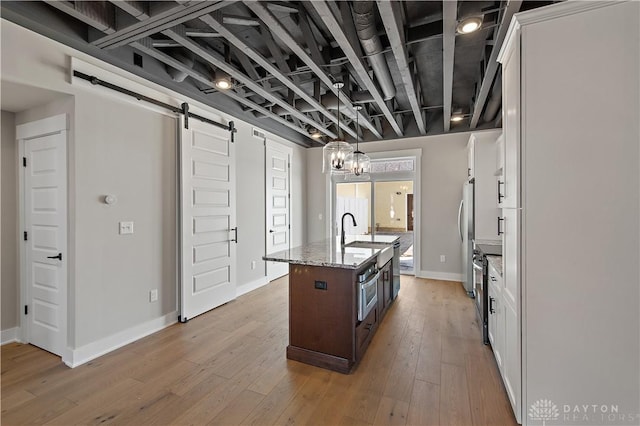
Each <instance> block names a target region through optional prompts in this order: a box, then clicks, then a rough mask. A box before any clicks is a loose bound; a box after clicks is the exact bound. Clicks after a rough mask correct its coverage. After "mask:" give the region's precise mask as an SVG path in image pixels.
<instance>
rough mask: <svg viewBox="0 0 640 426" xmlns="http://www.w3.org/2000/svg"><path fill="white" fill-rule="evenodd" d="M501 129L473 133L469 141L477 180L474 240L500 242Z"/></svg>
mask: <svg viewBox="0 0 640 426" xmlns="http://www.w3.org/2000/svg"><path fill="white" fill-rule="evenodd" d="M500 134H501V131H500V130H491V131H484V132H477V133H472V134H471V136H470V137H469V143H468V144H467V153H468V157H469V171H470V173H471V176H472V177H473V179H474V212H473V214H474V239H475V240H488V241H500V236H499V235H498V228H497V225H496V218H497V216H498V215H499V213H500V212H499V210H498V207H497V205H496V199H497V197H498V191H497V186H496V182H495V172H496V169H495V167H496V140H497V139H498V137H499V136H500Z"/></svg>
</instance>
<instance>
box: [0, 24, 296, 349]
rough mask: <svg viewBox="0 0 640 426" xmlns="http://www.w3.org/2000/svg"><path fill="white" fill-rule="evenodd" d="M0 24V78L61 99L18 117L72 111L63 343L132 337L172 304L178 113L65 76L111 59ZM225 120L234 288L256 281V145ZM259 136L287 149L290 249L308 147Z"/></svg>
mask: <svg viewBox="0 0 640 426" xmlns="http://www.w3.org/2000/svg"><path fill="white" fill-rule="evenodd" d="M1 30H2V37H1V39H2V49H1V51H2V58H3V61H2V73H1V76H2V79H3V81H9V82H12V83H18V84H25V85H28V86H35V87H40V88H47V89H49V90H55V91H58V92H60V93H64V94H68V95H69V96H68V97H65V98H62V99H60V100H57V101H55V102H52V103H51V104H49V105H45V106H42V107H39V108H34V109H32V110H30V111H26V112H24V113H21V114H19V117H16V118H19V120H22V121H30V120H33V119H36V118H40V117H41V116H42V115H43V114H45V115H46V114H49V113H51V112H54V111H60V110H62V111H64V112H67V113H69V114H70V127H71V128H70V142H69V153H68V155H69V216H70V223H71V226H70V227H69V243H70V244H69V248H70V253H69V256H70V257H69V259H70V263H69V268H70V269H69V281H70V282H69V290H70V292H69V294H70V303H69V306H70V309H71V311H70V313H69V324H70V332H69V336H70V342H69V343H70V346H71V347H72V348H80V349H82V348H90V349H91V350H93V349H95V348H98V347H99V346H100V342H101V341H102V342H107V341H108V342H112V343H113V344H114V345H117V344H121V343H122V342H123V341H124V340H123V339H126V333H127V330H131V329H133V328H135V329H136V330H138V331H137V332H138V333H139V330H141V329H145V324H155V326H157V325H159V324H162V323H163V322H162V321H166V320H167V318H168V317H167V315H169V314H171V313H173V312H174V311H175V309H176V285H177V284H176V269H175V256H176V253H175V249H176V235H177V234H176V217H175V212H176V197H175V194H176V186H175V182H176V149H177V148H176V145H175V140H176V132H177V128H176V125H177V123H176V120H175V118H174V117H173V116H169V115H165V114H164V113H160V112H158V111H156V110H153V109H151V108H147V107H146V106H144V104H142V103H138V102H137V101H135V100H133V99H131V98H123V97H122V96H121V95H117V94H114V93H113V92H110V91H108V90H105V89H101V88H94V87H89V86H87V85H71V84H69V64H70V56H73V57H76V58H80V59H81V60H83V61H85V62H87V63H91V64H96V65H97V66H99V67H101V68H104V69H106V70H109V71H111V72H116V73H118V74H122V72H120V71H119V70H117V69H116V68H115V67H112V66H109V65H107V64H103V63H101V62H100V61H98V60H96V59H93V58H91V57H89V56H87V55H84V54H82V53H79V52H77V51H75V50H73V49H71V48H68V47H65V46H63V45H60V44H58V43H56V42H53V41H51V40H48V39H46V38H44V37H42V36H40V35H38V34H35V33H33V32H31V31H28V30H26V29H23V28H21V27H19V26H17V25H15V24H13V23H10V22H8V21H5V20H3V21H2V28H1ZM5 58H11V60H5ZM131 79H132V80H133V81H136V82H140V83H144V84H145V85H147V86H149V85H150V84H148V83H147V82H144V81H143V80H141V79H140V78H137V77H131ZM151 87H154V88H155V89H156V90H158V91H159V92H162V93H164V94H166V96H165V98H163V100H165V99H168V98H171V99H174V100H175V99H179V100H181V101H184V100H186V101H189V100H188V99H184V98H183V97H178V96H177V95H176V94H174V93H172V92H169V91H167V90H165V89H164V88H162V87H159V86H153V85H151ZM190 104H191V105H192V110H195V111H196V112H198V113H200V114H201V113H202V112H203V111H204V112H206V113H207V114H208V115H209V116H211V117H213V118H215V117H216V116H223V114H222V113H220V112H217V111H215V110H213V109H211V108H209V107H207V106H205V105H202V104H200V103H198V102H190ZM228 119H233V117H228ZM22 121H21V122H22ZM234 121H235V123H236V127H237V129H238V133H237V134H236V142H235V143H236V144H237V151H236V152H237V155H238V157H237V173H238V183H237V191H238V205H237V207H238V209H237V210H238V217H237V222H238V227H239V239H240V242H239V244H238V251H237V253H238V263H237V265H238V283H237V285H238V286H239V287H242V286H243V285H245V284H249V283H255V282H259V283H264V282H266V276H265V268H264V264H263V262H262V261H261V257H262V255H263V254H264V247H265V232H264V231H265V230H264V209H265V205H264V186H265V185H264V146H263V143H262V141H260V140H258V139H255V138H253V136H251V134H252V126H250V125H248V124H246V123H244V122H242V121H239V120H234ZM3 128H4V126H3ZM269 137H270V138H273V139H274V140H277V141H279V142H281V143H285V144H288V145H290V146H293V147H294V150H293V152H294V154H293V162H292V242H293V244H294V245H300V244H302V243H303V242H304V241H305V234H306V228H305V220H304V219H305V216H306V211H305V208H306V207H305V203H306V200H305V198H304V196H303V190H304V189H305V188H306V152H305V150H304V149H303V148H301V147H299V146H297V145H293V144H291V143H289V142H287V141H284V140H281V139H280V138H278V137H277V136H275V135H270V136H269ZM105 194H115V195H116V196H117V197H118V203H117V204H116V205H114V206H106V205H105V204H103V203H102V202H101V196H103V195H105ZM3 212H4V203H3ZM121 220H127V221H128V220H132V221H134V223H135V225H134V230H135V233H134V234H133V235H126V236H120V235H118V232H117V231H118V228H117V224H118V221H121ZM252 260H255V261H256V262H257V263H258V266H257V267H256V269H255V270H251V269H250V264H251V261H252ZM152 288H158V289H159V293H160V295H159V296H160V297H159V301H158V302H156V303H149V295H148V292H149V290H150V289H152ZM74 307H75V310H74ZM171 318H172V319H173V317H171ZM141 327H142V328H141ZM147 328H148V327H147ZM88 351H89V352H90V350H88Z"/></svg>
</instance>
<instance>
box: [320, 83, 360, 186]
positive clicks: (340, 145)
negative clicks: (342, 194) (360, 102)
mask: <svg viewBox="0 0 640 426" xmlns="http://www.w3.org/2000/svg"><path fill="white" fill-rule="evenodd" d="M333 87H334V88H336V89H338V139H336V140H333V141H331V142H329V143H328V144H326V145H325V146H324V147H322V172H323V173H331V174H332V175H345V174H346V173H348V170H347V168H346V167H345V166H346V163H345V160H346V159H347V156H348V155H349V154H351V153H352V152H353V147H352V146H351V145H349V144H348V143H347V142H346V141H345V140H343V139H342V137H341V136H340V135H341V129H340V89H342V88H343V87H344V83H340V82H337V83H333Z"/></svg>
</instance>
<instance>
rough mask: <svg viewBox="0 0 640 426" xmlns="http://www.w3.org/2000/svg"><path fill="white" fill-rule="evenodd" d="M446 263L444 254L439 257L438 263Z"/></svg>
mask: <svg viewBox="0 0 640 426" xmlns="http://www.w3.org/2000/svg"><path fill="white" fill-rule="evenodd" d="M446 261H447V256H445V255H444V254H441V255H440V262H442V263H444V262H446Z"/></svg>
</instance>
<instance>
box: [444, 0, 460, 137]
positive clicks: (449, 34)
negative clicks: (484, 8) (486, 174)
mask: <svg viewBox="0 0 640 426" xmlns="http://www.w3.org/2000/svg"><path fill="white" fill-rule="evenodd" d="M457 6H458V2H457V1H456V0H450V1H449V0H447V1H443V2H442V103H443V106H444V108H443V111H442V119H443V121H444V123H443V124H444V131H445V132H448V131H449V129H450V128H451V102H452V100H453V63H454V58H455V47H456V25H457V15H458V11H457V9H458V7H457Z"/></svg>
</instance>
